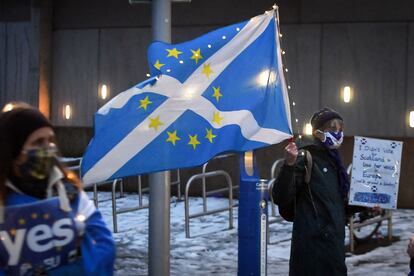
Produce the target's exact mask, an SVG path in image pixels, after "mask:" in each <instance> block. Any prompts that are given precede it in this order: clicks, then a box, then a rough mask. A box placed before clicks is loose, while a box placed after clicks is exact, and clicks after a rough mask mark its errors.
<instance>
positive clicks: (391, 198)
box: [349, 136, 403, 209]
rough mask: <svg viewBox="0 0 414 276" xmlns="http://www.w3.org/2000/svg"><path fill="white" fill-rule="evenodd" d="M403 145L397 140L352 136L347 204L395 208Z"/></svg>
mask: <svg viewBox="0 0 414 276" xmlns="http://www.w3.org/2000/svg"><path fill="white" fill-rule="evenodd" d="M402 146H403V143H402V142H400V141H391V140H382V139H374V138H367V137H359V136H355V141H354V155H353V160H352V171H351V176H352V177H351V188H350V195H349V204H350V205H360V206H366V207H373V206H380V207H381V208H383V209H396V207H397V196H398V184H399V179H400V168H401V152H402Z"/></svg>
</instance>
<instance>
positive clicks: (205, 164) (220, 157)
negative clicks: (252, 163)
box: [201, 153, 239, 212]
mask: <svg viewBox="0 0 414 276" xmlns="http://www.w3.org/2000/svg"><path fill="white" fill-rule="evenodd" d="M231 156H237V154H235V153H229V154H222V155H217V156H215V157H214V158H213V159H211V160H210V161H212V160H217V159H223V158H227V157H231ZM210 161H207V162H206V163H204V165H203V169H202V171H201V172H202V173H206V172H207V166H208V164H209V162H210ZM237 188H239V186H237V185H236V186H234V187H233V189H237ZM226 190H227V188H223V189H219V190H215V191H216V192H224V191H226ZM202 196H203V211H204V212H207V195H206V178H205V177H203V178H202ZM236 206H237V205H236Z"/></svg>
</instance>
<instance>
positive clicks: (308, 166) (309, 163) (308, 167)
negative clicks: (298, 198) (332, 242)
mask: <svg viewBox="0 0 414 276" xmlns="http://www.w3.org/2000/svg"><path fill="white" fill-rule="evenodd" d="M303 154H304V155H305V179H304V180H305V184H306V186H307V188H308V193H309V197H310V199H311V202H312V206H313V210H314V212H315V216H316V217H319V216H318V210H317V209H316V206H315V202H314V201H313V196H312V191H311V188H310V180H311V178H312V168H313V159H312V154H311V153H310V152H309V151H308V150H305V149H304V150H303Z"/></svg>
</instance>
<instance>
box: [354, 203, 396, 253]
mask: <svg viewBox="0 0 414 276" xmlns="http://www.w3.org/2000/svg"><path fill="white" fill-rule="evenodd" d="M383 220H387V221H388V224H387V226H388V227H387V230H388V240H389V241H392V211H391V210H386V211H385V214H384V215H381V216H379V217H374V218H371V219H367V220H366V221H364V222H361V223H354V221H353V218H352V217H351V219H350V220H349V251H350V252H354V250H355V240H354V230H355V229H358V228H362V227H364V226H367V225H371V224H375V223H380V222H381V221H383Z"/></svg>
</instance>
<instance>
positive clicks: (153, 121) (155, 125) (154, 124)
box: [149, 116, 163, 130]
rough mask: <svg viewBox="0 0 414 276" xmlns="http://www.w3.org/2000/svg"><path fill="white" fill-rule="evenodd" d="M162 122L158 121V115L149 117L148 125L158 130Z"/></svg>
mask: <svg viewBox="0 0 414 276" xmlns="http://www.w3.org/2000/svg"><path fill="white" fill-rule="evenodd" d="M162 125H163V123H162V122H161V121H160V116H157V117H155V118H153V119H152V118H150V124H149V127H152V128H154V129H155V130H158V127H159V126H162Z"/></svg>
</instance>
